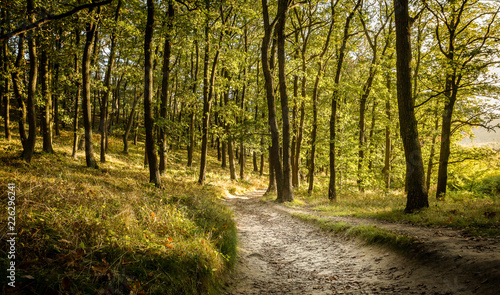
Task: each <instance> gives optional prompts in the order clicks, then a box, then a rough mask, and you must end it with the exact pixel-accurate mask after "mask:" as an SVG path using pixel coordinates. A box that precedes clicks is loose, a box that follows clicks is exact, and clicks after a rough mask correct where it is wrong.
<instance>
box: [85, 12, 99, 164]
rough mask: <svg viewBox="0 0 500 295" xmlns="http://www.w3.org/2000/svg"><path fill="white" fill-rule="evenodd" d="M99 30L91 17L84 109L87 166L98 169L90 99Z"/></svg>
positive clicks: (87, 35)
mask: <svg viewBox="0 0 500 295" xmlns="http://www.w3.org/2000/svg"><path fill="white" fill-rule="evenodd" d="M96 30H97V24H96V23H95V21H94V20H92V19H90V20H88V22H87V23H86V25H85V34H86V37H85V46H84V49H83V57H82V86H83V91H82V95H83V96H82V109H83V128H84V129H85V161H86V162H87V167H89V168H95V169H98V168H99V166H97V162H96V160H95V158H94V149H93V145H92V126H91V119H92V118H91V112H92V103H91V101H90V58H91V52H92V49H93V47H94V46H95V44H94V36H95V33H96Z"/></svg>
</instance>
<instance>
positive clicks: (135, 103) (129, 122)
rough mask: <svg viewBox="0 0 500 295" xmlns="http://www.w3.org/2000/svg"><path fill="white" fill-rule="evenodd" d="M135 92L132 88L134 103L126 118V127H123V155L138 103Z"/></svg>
mask: <svg viewBox="0 0 500 295" xmlns="http://www.w3.org/2000/svg"><path fill="white" fill-rule="evenodd" d="M136 92H137V91H136V88H134V103H133V105H132V110H130V114H129V116H128V120H127V126H126V127H125V133H124V134H123V152H124V153H125V154H128V136H129V134H130V130H131V129H132V124H133V122H134V117H135V112H136V108H137V103H138V102H139V96H138V95H136Z"/></svg>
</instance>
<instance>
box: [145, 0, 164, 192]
mask: <svg viewBox="0 0 500 295" xmlns="http://www.w3.org/2000/svg"><path fill="white" fill-rule="evenodd" d="M147 5H148V18H147V22H146V34H145V39H144V125H145V127H146V155H147V159H148V164H149V182H150V183H154V185H155V186H156V187H161V179H160V173H159V171H158V160H157V158H156V144H155V138H154V134H153V133H154V130H153V129H154V121H153V67H152V63H153V55H152V54H151V43H152V41H153V31H154V14H155V8H154V1H153V0H148V1H147Z"/></svg>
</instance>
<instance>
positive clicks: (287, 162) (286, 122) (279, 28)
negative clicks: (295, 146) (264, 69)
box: [276, 0, 293, 202]
mask: <svg viewBox="0 0 500 295" xmlns="http://www.w3.org/2000/svg"><path fill="white" fill-rule="evenodd" d="M288 3H289V1H288V0H278V15H277V18H278V22H277V24H276V35H277V38H278V54H277V55H278V77H279V91H280V100H281V120H282V124H283V188H282V189H283V195H282V197H281V198H278V199H277V201H278V202H290V201H292V200H293V190H292V177H291V169H290V166H291V159H290V116H289V110H288V94H287V89H286V73H285V62H286V61H285V22H286V14H287V11H288Z"/></svg>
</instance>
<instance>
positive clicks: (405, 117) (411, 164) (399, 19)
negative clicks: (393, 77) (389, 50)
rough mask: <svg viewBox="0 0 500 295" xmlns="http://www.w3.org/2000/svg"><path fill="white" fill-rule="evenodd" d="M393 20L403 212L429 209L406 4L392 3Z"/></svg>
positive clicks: (400, 2) (402, 2) (406, 2)
mask: <svg viewBox="0 0 500 295" xmlns="http://www.w3.org/2000/svg"><path fill="white" fill-rule="evenodd" d="M394 10H395V18H396V57H397V58H396V69H397V97H398V108H399V121H400V129H401V137H402V139H403V146H404V151H405V159H406V179H407V185H408V194H407V203H406V208H405V212H406V213H409V212H413V211H414V210H417V209H421V208H424V207H429V203H428V197H427V193H426V189H425V180H424V165H423V161H422V151H421V149H420V142H419V141H418V130H417V120H416V118H415V113H414V105H415V102H414V101H413V97H412V93H411V66H410V64H411V43H410V18H409V15H408V0H394Z"/></svg>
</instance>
